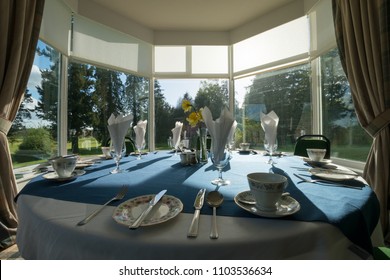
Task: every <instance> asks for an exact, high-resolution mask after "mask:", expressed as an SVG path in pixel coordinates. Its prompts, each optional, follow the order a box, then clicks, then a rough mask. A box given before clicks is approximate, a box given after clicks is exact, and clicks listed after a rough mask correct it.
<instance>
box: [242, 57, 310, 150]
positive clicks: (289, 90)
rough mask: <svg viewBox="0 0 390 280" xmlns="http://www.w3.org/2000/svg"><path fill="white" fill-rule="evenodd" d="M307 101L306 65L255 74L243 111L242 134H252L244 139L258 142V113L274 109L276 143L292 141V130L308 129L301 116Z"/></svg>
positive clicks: (308, 77) (262, 134)
mask: <svg viewBox="0 0 390 280" xmlns="http://www.w3.org/2000/svg"><path fill="white" fill-rule="evenodd" d="M309 103H310V68H309V66H308V65H303V66H297V67H293V68H289V69H287V70H280V71H274V72H270V73H265V74H262V75H258V76H256V78H255V79H254V80H253V84H252V85H251V86H250V87H249V89H248V93H247V94H246V96H245V100H244V105H245V112H244V113H243V114H245V116H246V117H247V119H246V120H245V125H246V127H245V133H246V136H247V137H249V136H250V135H252V138H247V139H246V141H247V142H251V143H252V144H259V145H262V139H263V138H264V133H263V130H262V128H261V126H260V112H263V113H269V112H270V111H274V112H275V113H276V114H277V115H278V116H279V125H278V132H277V135H278V142H279V145H280V146H283V145H285V144H292V143H293V142H294V135H295V131H296V129H297V128H298V127H299V126H308V128H311V125H310V124H311V123H310V124H308V123H306V120H303V119H302V114H303V112H304V109H305V104H309ZM249 120H250V121H249ZM253 121H255V122H253ZM308 121H310V120H308ZM248 129H249V130H248ZM250 130H253V131H250Z"/></svg>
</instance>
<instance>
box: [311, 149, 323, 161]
mask: <svg viewBox="0 0 390 280" xmlns="http://www.w3.org/2000/svg"><path fill="white" fill-rule="evenodd" d="M306 152H307V155H308V156H309V158H310V160H312V161H322V160H323V159H324V157H325V154H326V149H306Z"/></svg>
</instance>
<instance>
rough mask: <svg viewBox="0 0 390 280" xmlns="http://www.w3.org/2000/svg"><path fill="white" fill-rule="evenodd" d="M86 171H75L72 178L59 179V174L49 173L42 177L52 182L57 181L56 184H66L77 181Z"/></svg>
mask: <svg viewBox="0 0 390 280" xmlns="http://www.w3.org/2000/svg"><path fill="white" fill-rule="evenodd" d="M84 174H85V171H84V170H75V171H73V173H72V175H71V176H70V177H58V174H57V173H56V172H49V173H46V174H44V175H42V177H43V178H45V179H47V180H50V181H56V182H65V181H71V180H74V179H76V178H77V177H79V176H81V175H84Z"/></svg>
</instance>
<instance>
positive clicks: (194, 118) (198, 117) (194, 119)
mask: <svg viewBox="0 0 390 280" xmlns="http://www.w3.org/2000/svg"><path fill="white" fill-rule="evenodd" d="M187 121H188V123H189V124H190V126H192V127H195V126H196V125H197V124H198V123H199V122H200V121H202V114H200V113H199V112H192V113H191V114H189V116H188V118H187Z"/></svg>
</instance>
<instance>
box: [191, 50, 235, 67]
mask: <svg viewBox="0 0 390 280" xmlns="http://www.w3.org/2000/svg"><path fill="white" fill-rule="evenodd" d="M228 59H229V57H228V47H227V46H192V73H193V74H227V73H228V71H229V67H228V65H229V64H228Z"/></svg>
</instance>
